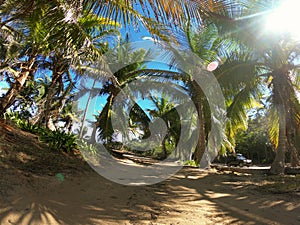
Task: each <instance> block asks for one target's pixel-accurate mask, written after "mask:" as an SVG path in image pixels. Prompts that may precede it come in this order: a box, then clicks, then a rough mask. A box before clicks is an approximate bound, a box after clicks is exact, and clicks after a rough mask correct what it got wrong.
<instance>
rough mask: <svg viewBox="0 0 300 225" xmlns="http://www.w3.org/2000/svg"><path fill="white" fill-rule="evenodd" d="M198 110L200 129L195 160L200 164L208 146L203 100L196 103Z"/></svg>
mask: <svg viewBox="0 0 300 225" xmlns="http://www.w3.org/2000/svg"><path fill="white" fill-rule="evenodd" d="M196 106H197V112H198V129H199V137H198V141H197V145H196V149H195V152H194V161H195V162H196V163H197V164H199V163H200V161H201V159H202V157H203V155H204V152H205V148H206V141H205V129H204V116H203V106H202V102H201V101H198V102H197V103H196Z"/></svg>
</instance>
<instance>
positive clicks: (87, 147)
mask: <svg viewBox="0 0 300 225" xmlns="http://www.w3.org/2000/svg"><path fill="white" fill-rule="evenodd" d="M77 145H78V148H79V149H80V150H82V151H86V152H87V153H91V154H92V155H96V154H97V148H96V146H95V145H94V144H88V143H87V142H85V141H83V140H78V142H77Z"/></svg>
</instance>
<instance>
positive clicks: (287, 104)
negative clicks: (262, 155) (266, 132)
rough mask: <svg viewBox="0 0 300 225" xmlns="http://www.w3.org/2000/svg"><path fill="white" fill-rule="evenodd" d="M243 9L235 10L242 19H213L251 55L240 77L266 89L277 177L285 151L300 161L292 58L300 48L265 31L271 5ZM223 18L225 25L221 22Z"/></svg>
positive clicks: (299, 109) (253, 4) (295, 68)
mask: <svg viewBox="0 0 300 225" xmlns="http://www.w3.org/2000/svg"><path fill="white" fill-rule="evenodd" d="M246 2H247V3H248V4H246ZM244 6H246V7H240V9H241V10H237V12H238V13H239V16H242V17H241V18H243V19H238V20H234V19H233V18H231V17H230V16H228V15H229V14H230V13H232V11H231V10H227V13H226V14H223V15H216V17H215V18H216V20H215V21H216V24H217V25H218V27H219V30H220V31H221V32H224V34H226V35H228V36H230V37H231V38H233V39H235V40H239V42H240V43H241V44H242V46H246V48H245V49H248V51H250V52H253V54H252V56H251V61H248V62H247V61H244V64H242V63H241V61H240V62H239V63H240V65H243V66H246V67H248V70H241V71H240V72H239V74H240V76H243V77H244V78H245V79H246V78H248V79H250V80H253V81H255V80H256V82H254V83H253V85H254V86H255V85H257V84H262V85H265V87H267V88H268V91H269V92H270V95H269V97H268V98H267V99H266V100H267V101H268V103H269V113H268V116H269V119H268V121H269V128H270V139H271V141H272V143H273V144H274V147H275V149H276V157H275V160H274V162H273V164H272V166H271V170H270V172H271V173H274V174H280V173H284V168H285V153H286V151H287V150H288V149H290V150H291V151H292V155H293V156H294V157H297V158H298V157H299V153H297V152H296V150H295V146H296V143H295V140H296V139H299V138H298V137H297V136H298V135H299V133H298V132H295V131H297V130H299V127H300V120H299V118H300V104H299V100H298V98H297V92H298V89H299V85H298V84H297V80H298V74H299V71H298V66H297V65H295V63H296V61H295V58H296V57H297V56H299V48H300V46H299V44H298V43H297V42H294V41H293V39H292V38H291V37H290V35H289V34H287V33H281V34H280V33H278V34H272V33H270V32H266V30H265V29H264V24H263V22H262V21H265V17H266V15H267V12H268V10H269V8H270V6H272V1H268V2H265V1H256V2H255V1H250V0H249V1H245V5H244ZM247 6H248V7H247ZM253 15H255V16H253ZM224 16H226V19H227V21H226V23H224V22H223V21H222V20H221V18H224ZM238 27H243V29H237V28H238ZM254 34H255V35H254ZM241 84H242V83H241ZM240 95H242V93H241V94H240ZM298 152H299V150H298ZM295 161H298V160H295Z"/></svg>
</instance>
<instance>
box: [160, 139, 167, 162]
mask: <svg viewBox="0 0 300 225" xmlns="http://www.w3.org/2000/svg"><path fill="white" fill-rule="evenodd" d="M167 139H168V137H167V135H165V137H164V138H163V140H162V143H161V145H162V150H163V159H166V158H167V157H168V151H167V146H166V141H167Z"/></svg>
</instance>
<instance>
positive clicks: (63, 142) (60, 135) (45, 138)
mask: <svg viewBox="0 0 300 225" xmlns="http://www.w3.org/2000/svg"><path fill="white" fill-rule="evenodd" d="M39 140H40V141H42V142H45V143H47V144H48V145H49V146H50V148H52V149H55V150H62V151H64V152H67V153H70V152H72V151H73V150H74V149H76V148H77V138H76V135H75V134H68V133H66V132H64V131H59V130H55V131H51V130H44V131H43V132H41V133H40V134H39Z"/></svg>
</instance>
